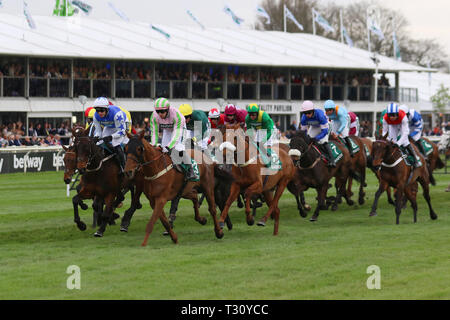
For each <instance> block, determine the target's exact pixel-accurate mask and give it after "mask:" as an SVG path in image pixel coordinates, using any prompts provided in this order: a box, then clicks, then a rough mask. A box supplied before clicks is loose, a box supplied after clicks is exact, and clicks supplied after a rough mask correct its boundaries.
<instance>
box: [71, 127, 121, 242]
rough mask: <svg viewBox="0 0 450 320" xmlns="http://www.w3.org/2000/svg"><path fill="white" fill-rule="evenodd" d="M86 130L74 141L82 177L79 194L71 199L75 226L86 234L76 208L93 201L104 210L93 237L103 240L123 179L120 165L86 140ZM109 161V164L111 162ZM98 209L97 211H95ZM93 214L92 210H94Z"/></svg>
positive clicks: (91, 140)
mask: <svg viewBox="0 0 450 320" xmlns="http://www.w3.org/2000/svg"><path fill="white" fill-rule="evenodd" d="M88 134H89V132H88V130H85V131H84V134H83V135H82V136H78V137H76V139H75V143H74V150H75V152H76V154H77V169H78V171H79V172H80V174H82V177H81V181H80V186H81V188H80V190H79V192H78V193H77V194H76V195H75V196H74V197H73V198H72V203H73V208H74V216H75V223H77V226H78V228H79V229H80V230H85V229H86V225H85V224H84V223H83V222H82V221H81V220H80V218H79V215H78V206H79V205H80V206H82V200H83V199H95V200H96V201H97V200H98V201H100V199H101V202H100V203H101V208H102V209H103V201H104V203H105V211H103V210H101V211H100V212H101V213H100V214H99V216H98V223H99V225H100V227H99V229H98V230H97V231H96V232H95V233H94V236H95V237H102V236H103V234H104V232H105V230H106V225H107V224H108V223H109V222H112V221H113V220H114V219H113V211H114V208H115V203H117V202H115V201H117V200H120V199H121V198H122V197H123V196H122V193H121V189H122V179H121V178H120V177H119V172H120V169H119V164H118V163H117V161H116V160H115V159H114V153H112V154H110V155H106V153H105V150H104V149H103V148H102V147H100V146H97V145H96V141H95V140H94V138H91V137H89V136H88ZM111 160H112V161H111ZM98 209H99V208H98V207H97V210H98ZM94 210H95V209H94Z"/></svg>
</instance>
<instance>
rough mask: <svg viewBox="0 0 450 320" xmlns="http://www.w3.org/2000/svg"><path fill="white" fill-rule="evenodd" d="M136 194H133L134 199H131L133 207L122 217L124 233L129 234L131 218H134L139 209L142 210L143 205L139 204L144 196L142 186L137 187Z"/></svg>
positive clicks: (121, 229)
mask: <svg viewBox="0 0 450 320" xmlns="http://www.w3.org/2000/svg"><path fill="white" fill-rule="evenodd" d="M135 187H136V188H135V189H134V193H132V195H133V197H132V199H131V205H130V208H128V210H127V211H125V214H124V215H123V217H122V222H121V223H120V231H122V232H128V227H129V226H130V223H131V218H133V214H134V213H135V212H136V210H137V209H140V207H141V208H142V205H141V204H140V202H139V199H140V197H141V194H142V186H138V185H137V184H136V185H135Z"/></svg>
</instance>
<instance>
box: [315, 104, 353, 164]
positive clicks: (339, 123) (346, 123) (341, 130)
mask: <svg viewBox="0 0 450 320" xmlns="http://www.w3.org/2000/svg"><path fill="white" fill-rule="evenodd" d="M323 108H324V109H325V113H326V114H327V116H328V118H330V120H331V135H333V136H334V137H335V138H336V136H338V137H341V138H343V139H344V141H345V144H346V145H347V148H348V150H349V151H350V155H351V156H352V157H353V156H354V154H353V150H352V149H353V148H352V143H351V141H350V138H349V137H348V133H349V129H350V117H349V115H348V112H347V109H346V108H345V107H339V106H337V105H336V104H335V103H334V101H333V100H327V101H325V104H324V106H323Z"/></svg>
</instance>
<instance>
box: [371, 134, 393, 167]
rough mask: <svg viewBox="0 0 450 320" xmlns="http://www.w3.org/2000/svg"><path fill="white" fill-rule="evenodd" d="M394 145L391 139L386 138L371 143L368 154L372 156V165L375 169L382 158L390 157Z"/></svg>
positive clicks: (379, 165) (379, 164)
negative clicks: (370, 150)
mask: <svg viewBox="0 0 450 320" xmlns="http://www.w3.org/2000/svg"><path fill="white" fill-rule="evenodd" d="M395 149H396V145H395V144H394V143H393V142H392V141H388V140H376V141H374V142H373V144H372V152H371V153H370V156H371V158H372V166H373V167H374V169H375V170H379V169H380V167H381V163H382V162H383V160H388V159H389V158H390V157H392V155H393V153H394V151H395Z"/></svg>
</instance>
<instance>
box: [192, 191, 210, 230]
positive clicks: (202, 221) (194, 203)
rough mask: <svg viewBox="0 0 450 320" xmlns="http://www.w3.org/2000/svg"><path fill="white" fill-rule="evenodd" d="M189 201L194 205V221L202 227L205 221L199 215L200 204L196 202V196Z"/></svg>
mask: <svg viewBox="0 0 450 320" xmlns="http://www.w3.org/2000/svg"><path fill="white" fill-rule="evenodd" d="M191 200H192V204H193V205H194V206H193V207H194V213H195V221H197V222H198V223H200V224H201V225H202V226H204V225H205V224H206V222H207V219H206V218H205V217H202V216H201V215H200V211H199V208H200V203H199V201H198V198H197V194H195V197H192V199H191Z"/></svg>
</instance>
